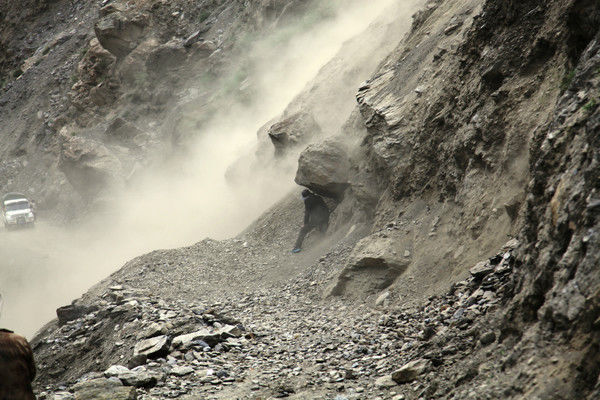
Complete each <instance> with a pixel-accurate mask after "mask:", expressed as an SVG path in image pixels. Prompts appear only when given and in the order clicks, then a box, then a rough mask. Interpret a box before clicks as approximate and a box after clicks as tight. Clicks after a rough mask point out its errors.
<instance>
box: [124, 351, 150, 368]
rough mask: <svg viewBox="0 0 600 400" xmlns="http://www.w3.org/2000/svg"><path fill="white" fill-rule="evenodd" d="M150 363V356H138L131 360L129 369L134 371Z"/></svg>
mask: <svg viewBox="0 0 600 400" xmlns="http://www.w3.org/2000/svg"><path fill="white" fill-rule="evenodd" d="M146 361H148V356H147V355H145V354H137V355H135V356H133V357H131V358H130V359H129V362H128V363H127V368H129V369H133V368H135V367H139V366H140V365H144V364H146Z"/></svg>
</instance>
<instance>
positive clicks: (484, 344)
mask: <svg viewBox="0 0 600 400" xmlns="http://www.w3.org/2000/svg"><path fill="white" fill-rule="evenodd" d="M509 245H514V243H512V244H509ZM484 266H485V268H483V267H484ZM513 268H514V258H513V256H512V249H510V248H509V249H507V251H506V252H503V253H501V254H499V255H497V256H495V257H493V258H491V259H489V260H487V261H486V262H484V263H480V264H478V265H477V266H476V267H474V268H473V271H472V276H471V277H470V278H469V279H467V280H465V281H461V282H458V283H456V284H455V285H453V286H452V287H451V288H450V290H449V291H448V293H447V294H446V295H445V296H435V297H431V298H430V299H429V300H428V301H427V302H426V303H425V304H423V306H421V307H417V308H407V307H405V308H402V307H400V308H390V307H389V298H390V297H393V296H394V295H393V294H389V293H388V294H387V296H385V301H383V302H381V303H380V304H379V305H378V306H376V307H375V308H370V307H369V306H367V305H365V304H359V305H356V306H351V305H349V304H348V303H347V302H345V301H344V300H343V299H340V298H330V299H329V300H328V301H326V302H323V301H317V297H318V296H319V292H320V291H322V290H323V289H324V288H323V287H322V285H323V283H324V282H323V281H321V280H319V277H322V276H323V271H324V270H326V269H328V266H327V257H323V258H322V259H321V262H319V263H317V264H316V265H314V266H312V267H311V268H309V269H307V270H306V271H305V272H304V273H303V275H302V276H301V277H299V278H297V279H296V280H294V281H293V282H291V283H288V284H287V285H285V286H284V287H283V288H282V289H281V293H280V295H279V296H273V295H272V291H271V290H269V289H267V288H264V289H260V290H257V291H256V292H254V293H251V294H243V293H240V294H238V295H237V296H236V295H231V296H230V298H229V301H226V302H222V303H215V304H211V305H210V306H207V305H203V304H201V303H194V304H191V303H190V304H183V303H178V302H173V303H167V302H166V301H164V300H162V299H156V298H155V297H153V296H152V295H147V294H145V293H142V291H139V290H134V289H128V288H125V287H123V286H121V285H117V286H112V287H111V288H110V289H109V290H108V291H106V292H105V293H104V295H103V296H102V297H101V299H100V300H99V301H98V302H96V303H95V304H94V305H92V306H83V305H77V304H78V302H75V303H74V305H71V306H68V307H71V308H77V307H79V308H80V309H83V310H84V311H85V313H83V314H81V313H79V314H78V313H71V314H70V315H69V316H67V317H65V318H63V319H61V320H59V323H60V324H62V326H60V328H58V329H57V330H56V331H55V332H53V333H52V334H51V335H50V336H48V337H46V338H45V339H44V340H43V341H42V342H40V343H36V344H35V347H36V352H38V353H39V352H40V351H43V352H45V354H48V352H52V353H53V355H54V356H53V357H45V364H44V365H40V370H41V373H42V375H43V378H42V380H43V381H44V382H45V383H44V387H43V390H44V391H43V393H41V394H40V398H41V399H70V398H73V399H88V398H89V399H92V398H104V397H97V396H100V395H99V394H98V393H113V394H111V396H113V397H107V398H123V399H135V398H137V399H161V398H180V397H181V396H190V397H184V398H198V397H194V396H200V397H201V398H223V399H224V398H249V399H250V398H253V399H254V398H278V397H287V396H290V395H293V394H294V393H310V396H314V397H310V398H324V399H325V398H333V397H335V396H337V397H336V398H339V399H359V398H381V399H387V398H394V399H411V398H421V397H423V396H431V395H433V394H434V393H435V394H436V395H437V396H438V397H440V396H444V395H445V394H447V393H449V391H450V390H451V389H453V388H454V387H455V386H458V385H460V384H462V383H464V382H467V381H468V380H470V379H472V378H473V377H474V376H475V375H477V374H476V373H475V374H474V375H473V376H469V377H466V376H465V375H464V371H463V372H460V371H461V370H463V368H462V367H458V366H459V365H460V364H461V363H462V362H463V361H464V360H465V359H468V358H469V357H470V355H471V354H472V353H474V352H477V351H480V350H483V351H485V349H486V348H491V347H492V346H501V344H498V343H497V342H498V338H499V335H500V332H495V331H493V330H489V329H486V326H488V325H487V322H486V321H488V320H489V318H491V317H492V316H494V315H495V311H497V310H498V309H499V307H500V306H501V305H502V304H503V303H505V302H506V301H507V300H508V299H509V298H510V296H511V294H512V285H513V284H512V280H511V276H512V274H511V273H512V271H513ZM307 288H310V290H307ZM61 315H63V316H64V315H65V313H64V311H63V312H62V313H61ZM228 316H231V317H228ZM94 352H95V354H94ZM72 357H79V358H81V357H83V358H86V359H88V358H89V360H87V361H88V362H87V363H86V368H85V369H84V370H80V371H79V373H81V375H80V376H74V375H62V376H63V377H64V376H69V378H68V379H66V380H65V381H64V382H56V379H55V378H52V377H53V376H55V377H56V376H59V375H61V372H60V370H61V368H62V369H64V370H65V371H66V370H67V369H68V368H69V361H70V359H71V358H72ZM78 363H79V364H82V360H79V361H78ZM455 366H457V368H455ZM45 371H47V374H46V373H45ZM71 372H73V371H72V370H70V371H69V373H71ZM471 372H473V371H471ZM90 393H91V394H90ZM114 393H117V394H114ZM234 393H235V394H234ZM94 396H96V397H94Z"/></svg>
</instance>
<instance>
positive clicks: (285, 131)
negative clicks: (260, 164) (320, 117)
mask: <svg viewBox="0 0 600 400" xmlns="http://www.w3.org/2000/svg"><path fill="white" fill-rule="evenodd" d="M267 134H268V135H269V138H270V139H271V142H272V143H273V146H274V147H275V156H276V157H280V156H283V155H285V154H286V153H287V152H288V151H290V150H292V149H294V148H297V147H300V146H302V145H306V144H307V143H309V142H310V140H311V139H312V138H314V137H318V136H320V135H321V127H320V126H319V124H317V121H316V120H315V118H314V117H313V116H312V115H311V114H308V113H306V112H298V113H295V114H293V115H291V116H289V117H286V118H284V119H283V120H281V121H279V122H277V123H276V124H273V125H271V127H270V128H269V130H268V131H267Z"/></svg>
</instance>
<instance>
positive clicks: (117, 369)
mask: <svg viewBox="0 0 600 400" xmlns="http://www.w3.org/2000/svg"><path fill="white" fill-rule="evenodd" d="M124 372H129V368H127V367H124V366H122V365H112V366H110V367H109V368H108V369H107V370H106V371H104V376H106V377H107V378H110V377H111V376H119V374H122V373H124Z"/></svg>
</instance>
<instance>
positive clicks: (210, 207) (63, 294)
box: [0, 0, 420, 336]
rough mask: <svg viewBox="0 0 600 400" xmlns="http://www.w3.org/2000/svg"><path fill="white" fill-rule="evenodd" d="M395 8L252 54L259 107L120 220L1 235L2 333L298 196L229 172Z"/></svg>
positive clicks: (136, 192) (174, 165)
mask: <svg viewBox="0 0 600 400" xmlns="http://www.w3.org/2000/svg"><path fill="white" fill-rule="evenodd" d="M392 3H393V1H392V0H379V1H368V2H364V3H361V4H358V5H355V6H353V7H350V8H347V9H345V10H343V12H340V15H339V16H338V17H337V18H336V19H334V20H329V21H326V22H325V23H320V24H316V25H315V26H313V27H312V28H311V29H310V30H309V31H305V32H298V33H297V34H295V35H294V36H293V37H292V38H291V39H290V40H288V41H286V42H285V43H283V44H284V46H281V44H282V43H278V41H277V40H274V39H271V40H265V41H264V42H261V43H256V44H255V45H254V46H253V48H252V49H251V50H249V54H251V55H252V57H253V58H255V59H256V60H255V61H256V62H255V64H256V65H257V66H258V68H256V70H255V71H253V72H252V74H251V78H252V80H253V81H254V82H255V84H256V83H258V85H257V89H258V90H256V91H255V93H253V96H252V99H251V102H250V103H248V102H246V103H243V104H242V103H240V102H238V101H237V99H236V98H232V99H231V105H230V107H229V108H228V109H227V110H223V112H222V113H220V114H218V115H215V117H214V118H213V120H212V121H211V122H210V123H209V124H208V127H209V128H208V129H205V130H203V131H202V132H193V136H194V137H196V138H197V139H196V140H195V143H193V145H192V146H191V151H190V152H189V154H187V155H186V158H185V159H180V160H177V161H175V162H171V163H169V164H168V165H164V166H162V167H161V168H160V169H159V170H155V171H152V172H151V173H148V174H146V176H143V177H141V178H140V181H139V182H138V183H137V184H136V186H135V188H131V189H130V190H129V191H127V192H126V193H123V194H120V195H119V196H120V197H119V198H118V201H117V202H116V204H118V207H116V208H115V209H112V210H111V211H110V212H108V213H106V214H103V215H101V216H98V217H94V218H90V221H89V222H86V223H85V224H84V225H80V226H78V227H71V228H69V229H65V228H62V227H57V226H52V225H50V224H48V223H46V222H44V221H43V220H42V221H40V222H39V223H38V225H37V226H36V228H35V229H32V230H22V231H16V232H6V231H1V232H0V263H1V265H0V270H1V271H2V273H1V275H0V290H1V291H2V293H3V295H4V309H3V313H2V315H1V316H0V318H1V319H0V325H1V326H4V327H8V328H11V329H13V330H15V331H18V332H20V333H22V334H25V335H27V336H31V335H32V334H33V333H34V332H35V331H36V330H37V329H38V328H40V327H41V325H42V324H43V323H45V322H46V321H47V320H49V319H51V318H53V317H54V316H55V309H56V308H57V307H58V306H60V305H64V304H67V303H69V302H70V301H71V300H72V299H74V298H75V297H77V296H79V295H80V294H81V293H82V292H83V291H85V290H86V289H87V288H88V287H90V286H91V285H93V284H94V283H96V282H97V281H99V280H100V279H102V278H104V277H106V276H107V275H108V274H109V273H111V272H112V271H114V270H115V269H116V268H118V267H120V266H121V265H122V264H123V263H124V262H125V261H127V260H128V259H130V258H132V257H134V256H136V255H139V254H141V253H143V252H146V251H150V250H154V249H158V248H169V247H175V246H183V245H189V244H192V243H195V242H197V241H199V240H201V239H203V238H204V237H207V236H210V237H213V238H216V239H219V238H225V237H229V236H232V235H235V234H236V233H238V232H239V231H240V230H242V229H243V228H244V227H245V226H246V225H248V224H249V223H250V222H252V221H253V220H254V219H255V218H256V217H257V216H258V215H259V214H260V213H261V212H263V211H264V210H265V209H266V208H267V207H269V206H270V205H272V204H273V203H274V202H275V201H277V200H278V199H280V198H281V197H282V196H283V195H284V194H286V193H288V192H289V191H290V190H292V189H293V188H294V182H293V174H290V171H287V170H275V171H270V172H269V171H266V170H261V171H260V173H257V174H255V176H254V179H253V181H252V182H250V184H249V185H247V186H246V187H244V188H239V187H238V188H234V189H232V188H231V187H229V186H228V185H227V183H226V181H225V179H224V173H225V170H226V169H227V167H228V166H229V165H230V164H231V163H232V162H234V161H235V160H236V159H237V158H238V157H239V156H240V155H242V154H244V152H245V151H248V149H249V148H252V146H254V145H255V143H256V132H257V130H258V128H259V127H261V126H262V125H264V124H265V123H266V122H267V121H269V120H270V119H272V118H273V117H276V116H277V115H279V114H281V113H282V112H283V110H284V109H285V107H286V106H287V105H288V103H289V102H290V101H291V100H292V99H293V98H294V96H296V95H297V94H298V93H299V92H301V91H302V89H303V88H305V86H306V85H307V84H308V83H309V82H310V81H311V79H313V78H314V77H315V75H316V74H317V73H318V71H319V69H320V68H321V67H322V66H323V65H325V64H326V63H327V62H328V61H329V60H330V59H331V58H332V57H334V56H335V54H336V52H338V51H339V49H340V46H341V44H342V43H343V42H344V41H346V40H348V39H350V38H352V37H354V36H355V35H357V34H359V33H360V32H362V31H363V30H364V29H365V28H366V27H367V26H368V25H369V24H370V23H371V22H372V21H373V20H374V19H375V18H376V17H377V16H378V15H379V14H381V12H382V11H383V10H384V8H386V7H388V6H390V5H391V4H392ZM419 3H420V2H419V1H407V2H404V3H403V4H404V5H402V6H398V5H395V6H394V10H395V13H398V12H402V13H403V14H405V17H404V19H405V20H406V24H407V26H408V25H409V24H410V15H412V13H413V12H414V11H415V9H416V4H419ZM273 37H277V33H276V32H275V33H274V35H273ZM396 39H397V38H394V40H396ZM276 45H279V46H276ZM369 45H370V43H368V42H367V43H365V46H369ZM364 78H367V76H365V77H364ZM350 101H353V100H352V99H350ZM327 133H328V134H331V133H335V132H327ZM299 223H300V221H299ZM290 246H291V244H290Z"/></svg>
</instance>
